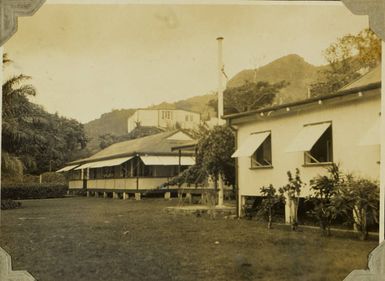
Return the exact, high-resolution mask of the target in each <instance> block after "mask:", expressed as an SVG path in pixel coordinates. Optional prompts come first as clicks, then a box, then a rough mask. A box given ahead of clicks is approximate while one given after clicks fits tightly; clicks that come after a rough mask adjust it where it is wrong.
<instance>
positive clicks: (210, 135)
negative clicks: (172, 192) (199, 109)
mask: <svg viewBox="0 0 385 281" xmlns="http://www.w3.org/2000/svg"><path fill="white" fill-rule="evenodd" d="M192 135H193V137H195V138H197V139H198V143H197V147H196V155H195V162H196V164H195V165H194V166H192V167H190V168H189V169H187V170H185V171H184V172H182V173H181V174H180V175H178V176H177V177H175V178H174V179H173V180H172V181H171V183H175V184H182V183H187V184H195V185H197V184H202V183H204V182H206V181H207V179H208V177H211V179H212V180H213V182H214V189H215V196H216V195H217V190H218V180H220V179H222V180H223V182H224V183H226V184H227V185H233V186H234V181H235V169H234V165H235V163H234V159H233V158H231V155H232V154H233V153H234V150H235V137H234V134H233V132H232V131H231V129H230V127H227V126H216V127H214V128H213V129H211V130H210V129H208V128H207V127H204V126H201V127H200V130H197V131H195V132H193V134H192Z"/></svg>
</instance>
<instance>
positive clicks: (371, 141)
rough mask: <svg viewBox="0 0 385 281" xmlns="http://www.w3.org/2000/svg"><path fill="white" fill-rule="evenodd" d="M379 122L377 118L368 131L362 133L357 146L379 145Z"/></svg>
mask: <svg viewBox="0 0 385 281" xmlns="http://www.w3.org/2000/svg"><path fill="white" fill-rule="evenodd" d="M380 131H381V120H380V118H378V119H377V120H376V121H375V122H374V123H373V125H372V126H371V127H370V128H369V130H368V131H366V132H365V133H364V135H363V136H362V138H361V139H360V141H359V143H358V144H359V145H379V144H380V143H381V134H380Z"/></svg>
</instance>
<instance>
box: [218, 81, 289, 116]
mask: <svg viewBox="0 0 385 281" xmlns="http://www.w3.org/2000/svg"><path fill="white" fill-rule="evenodd" d="M287 85H288V82H286V81H281V82H278V83H273V84H271V83H269V82H265V81H259V82H256V83H254V82H247V83H245V84H243V85H242V86H240V87H234V88H227V89H226V90H225V91H224V93H223V98H224V111H225V114H231V113H239V112H245V111H250V110H255V109H259V108H263V107H266V106H269V105H271V104H272V103H273V101H274V99H275V97H276V95H277V94H278V93H279V91H280V90H281V89H282V88H284V87H286V86H287Z"/></svg>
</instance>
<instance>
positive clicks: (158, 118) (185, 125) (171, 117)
mask: <svg viewBox="0 0 385 281" xmlns="http://www.w3.org/2000/svg"><path fill="white" fill-rule="evenodd" d="M200 122H201V115H200V114H199V113H196V112H192V111H187V110H181V109H139V110H137V111H135V113H134V114H133V115H132V116H131V117H129V118H128V120H127V129H128V130H127V131H128V133H129V132H131V131H132V130H134V129H135V128H136V127H137V126H138V125H140V126H153V127H158V128H164V129H179V128H180V129H194V128H196V127H197V126H198V125H199V124H200Z"/></svg>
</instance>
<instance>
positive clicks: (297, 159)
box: [238, 95, 380, 196]
mask: <svg viewBox="0 0 385 281" xmlns="http://www.w3.org/2000/svg"><path fill="white" fill-rule="evenodd" d="M379 112H380V95H376V96H372V97H362V98H361V99H359V100H356V101H349V102H344V103H339V104H338V105H337V104H334V105H331V104H326V103H324V104H322V105H316V107H315V108H313V109H312V110H305V109H303V110H302V111H300V112H289V114H284V115H282V116H276V117H273V114H274V113H273V114H272V116H270V117H261V118H264V121H254V122H249V123H247V124H246V123H245V124H240V125H238V126H239V129H238V145H241V144H242V140H244V139H246V137H247V136H248V135H250V133H253V132H259V131H265V130H271V137H272V161H273V168H270V169H268V168H265V169H264V168H259V169H250V157H246V158H245V157H243V158H238V159H239V160H238V161H239V162H238V163H239V179H238V180H239V188H240V195H243V196H244V195H259V189H260V187H262V186H268V185H269V184H273V185H274V187H276V188H279V187H281V186H284V185H285V184H286V183H287V174H286V172H287V171H288V170H291V171H292V172H293V173H294V171H295V168H299V169H300V172H301V178H302V180H303V181H304V182H306V183H309V180H310V179H312V178H313V177H314V176H316V175H318V174H323V173H325V171H326V169H325V166H316V167H315V166H312V167H303V164H304V153H303V152H285V149H286V148H287V146H288V145H289V144H290V142H291V141H292V140H293V139H294V138H295V137H296V135H297V134H298V132H299V131H300V130H301V128H302V127H303V125H304V124H309V123H316V122H322V121H332V131H333V162H335V163H340V164H341V170H342V171H344V172H352V173H354V174H356V175H361V176H365V177H369V178H371V179H378V178H379V168H380V167H379V166H380V165H379V164H378V161H379V160H380V147H379V145H374V146H360V145H358V143H359V141H360V138H361V137H362V135H363V134H364V133H365V132H366V131H367V130H368V129H369V128H370V127H371V124H372V123H373V122H374V120H376V119H378V118H379ZM308 191H309V187H307V188H306V189H305V190H304V192H303V194H302V196H307V195H308V194H309V192H308Z"/></svg>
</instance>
